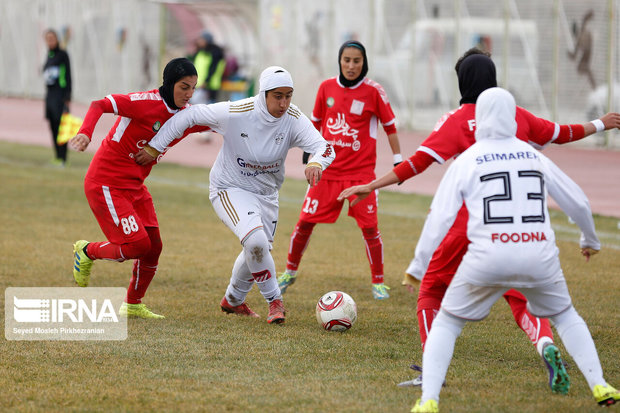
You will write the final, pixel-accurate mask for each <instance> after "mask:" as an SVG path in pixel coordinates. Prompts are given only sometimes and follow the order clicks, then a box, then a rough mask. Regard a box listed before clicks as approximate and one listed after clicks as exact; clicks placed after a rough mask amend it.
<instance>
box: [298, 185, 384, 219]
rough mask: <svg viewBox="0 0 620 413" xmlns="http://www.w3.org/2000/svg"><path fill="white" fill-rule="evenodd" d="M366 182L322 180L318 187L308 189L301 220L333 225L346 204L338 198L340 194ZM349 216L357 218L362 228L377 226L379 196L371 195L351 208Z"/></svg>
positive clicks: (300, 216)
mask: <svg viewBox="0 0 620 413" xmlns="http://www.w3.org/2000/svg"><path fill="white" fill-rule="evenodd" d="M364 183H366V182H365V181H332V180H327V179H321V180H320V181H319V183H318V185H315V186H314V187H311V188H308V192H306V197H305V199H304V204H303V207H302V209H301V214H300V215H299V219H301V220H304V221H307V222H314V223H318V224H333V223H334V222H336V220H337V219H338V216H339V215H340V211H341V210H342V205H343V204H344V202H340V201H338V200H337V199H336V198H337V197H338V195H340V193H341V192H342V191H343V190H344V189H346V188H348V187H350V186H353V185H361V184H364ZM349 216H350V217H353V218H355V221H357V226H358V227H360V228H374V227H376V226H377V195H376V192H374V191H373V192H372V193H370V195H368V196H367V197H366V199H363V200H361V201H360V202H359V203H358V204H357V205H355V206H354V207H351V206H349Z"/></svg>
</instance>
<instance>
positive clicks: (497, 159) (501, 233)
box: [414, 97, 600, 288]
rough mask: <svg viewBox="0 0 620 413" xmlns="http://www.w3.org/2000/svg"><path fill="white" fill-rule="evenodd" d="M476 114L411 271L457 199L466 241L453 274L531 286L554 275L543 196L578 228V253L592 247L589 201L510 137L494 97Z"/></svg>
mask: <svg viewBox="0 0 620 413" xmlns="http://www.w3.org/2000/svg"><path fill="white" fill-rule="evenodd" d="M493 102H494V103H493V105H491V106H489V105H485V106H486V108H480V111H481V113H480V114H479V108H478V107H477V108H476V121H477V124H478V130H477V132H476V139H477V142H476V143H475V144H474V145H472V146H471V147H470V148H469V149H467V150H466V151H465V152H463V154H462V155H461V156H460V157H459V158H457V159H456V160H455V161H454V162H453V164H452V165H451V166H450V168H449V169H448V171H447V172H446V174H445V175H444V177H443V179H442V181H441V183H440V185H439V188H438V190H437V193H436V195H435V197H434V199H433V202H432V205H431V212H430V214H429V216H428V218H427V220H426V223H425V224H424V229H423V230H422V235H421V236H420V239H419V241H418V245H417V247H416V254H415V260H414V266H415V268H416V273H419V274H424V273H426V269H427V267H428V263H429V261H430V259H431V257H432V254H433V252H434V251H435V249H436V248H437V246H438V245H439V243H440V242H441V240H442V239H443V238H444V235H445V234H446V233H447V231H448V229H449V228H450V226H451V225H452V223H453V222H454V219H455V217H456V215H457V212H458V210H459V209H460V208H461V206H462V204H463V201H464V202H465V205H466V206H467V210H468V212H469V221H468V223H467V237H468V238H469V240H470V241H471V243H470V244H469V247H468V250H467V253H466V254H465V256H464V258H463V261H462V263H461V266H460V267H459V269H458V272H457V276H459V275H460V276H462V277H464V279H466V280H467V281H468V282H470V283H471V284H474V285H483V286H484V285H487V286H492V285H501V286H507V287H517V288H518V287H526V288H529V287H535V286H538V285H542V284H546V283H549V282H552V281H557V279H558V278H561V277H562V272H561V269H560V263H559V259H558V248H557V246H556V244H555V235H554V232H553V230H552V229H551V225H550V222H549V213H548V209H547V193H548V194H549V195H550V196H551V197H552V198H553V199H554V200H555V201H556V202H557V203H558V205H559V206H560V207H561V208H562V210H564V212H566V214H567V215H569V216H570V217H571V218H572V219H573V220H574V221H575V222H576V223H577V225H579V227H580V228H581V230H582V232H583V233H582V237H581V247H582V248H583V247H591V248H594V249H596V250H598V249H600V242H599V240H598V238H597V236H596V233H595V230H594V221H593V219H592V213H591V211H590V206H589V202H588V200H587V198H586V196H585V194H584V193H583V191H582V190H581V188H579V186H577V184H576V183H575V182H573V181H572V180H571V179H570V178H569V177H568V176H567V175H566V174H564V173H563V172H562V171H561V170H560V169H559V168H558V167H557V166H555V165H554V164H553V163H552V162H551V161H550V160H549V159H548V158H547V157H545V156H544V155H543V154H541V153H540V152H539V151H537V150H536V149H534V148H532V146H530V145H528V144H527V143H525V142H523V141H521V140H519V139H517V138H516V137H515V136H514V135H515V132H516V122H515V120H514V111H513V112H512V119H511V118H510V116H508V115H507V114H506V112H505V111H503V110H502V103H503V102H502V100H501V97H500V98H498V99H497V100H496V101H493ZM513 102H514V100H513Z"/></svg>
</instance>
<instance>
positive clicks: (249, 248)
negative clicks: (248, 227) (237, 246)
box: [243, 227, 270, 263]
mask: <svg viewBox="0 0 620 413" xmlns="http://www.w3.org/2000/svg"><path fill="white" fill-rule="evenodd" d="M269 249H270V245H269V240H268V239H267V235H266V234H265V231H263V228H262V227H261V228H257V229H255V230H254V231H252V232H251V233H250V234H248V235H247V236H246V237H245V239H244V240H243V251H244V254H245V256H246V259H247V257H249V258H250V259H252V260H254V261H256V262H257V263H260V262H263V260H264V259H265V256H266V255H268V254H269Z"/></svg>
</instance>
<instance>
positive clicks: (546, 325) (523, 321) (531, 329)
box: [504, 290, 553, 345]
mask: <svg viewBox="0 0 620 413" xmlns="http://www.w3.org/2000/svg"><path fill="white" fill-rule="evenodd" d="M504 299H506V301H507V302H508V304H509V305H510V309H511V310H512V315H513V316H514V318H515V321H516V322H517V325H518V326H519V327H520V328H521V330H523V331H524V332H525V334H527V336H528V338H529V339H530V341H531V342H532V344H534V345H536V344H538V340H539V339H540V338H541V337H549V338H550V339H552V340H553V331H551V323H550V322H549V320H548V319H546V318H539V317H534V316H533V315H532V314H530V312H529V311H527V307H526V306H527V299H526V298H525V296H524V295H523V294H521V293H520V292H518V291H516V290H509V291H507V292H506V294H504Z"/></svg>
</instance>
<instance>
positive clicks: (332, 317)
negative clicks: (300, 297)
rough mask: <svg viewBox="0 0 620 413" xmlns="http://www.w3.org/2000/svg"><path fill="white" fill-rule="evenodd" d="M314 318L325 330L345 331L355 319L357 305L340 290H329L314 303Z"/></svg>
mask: <svg viewBox="0 0 620 413" xmlns="http://www.w3.org/2000/svg"><path fill="white" fill-rule="evenodd" d="M316 319H317V321H318V322H319V324H320V325H321V327H323V328H324V329H325V330H327V331H346V330H348V329H350V328H351V326H352V325H353V323H355V320H357V305H355V301H353V298H351V296H350V295H349V294H347V293H343V292H342V291H330V292H328V293H327V294H325V295H324V296H323V297H321V298H320V299H319V302H318V303H316Z"/></svg>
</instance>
